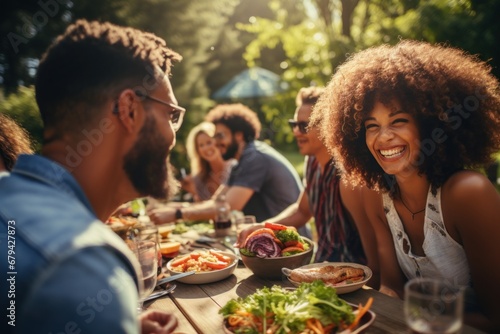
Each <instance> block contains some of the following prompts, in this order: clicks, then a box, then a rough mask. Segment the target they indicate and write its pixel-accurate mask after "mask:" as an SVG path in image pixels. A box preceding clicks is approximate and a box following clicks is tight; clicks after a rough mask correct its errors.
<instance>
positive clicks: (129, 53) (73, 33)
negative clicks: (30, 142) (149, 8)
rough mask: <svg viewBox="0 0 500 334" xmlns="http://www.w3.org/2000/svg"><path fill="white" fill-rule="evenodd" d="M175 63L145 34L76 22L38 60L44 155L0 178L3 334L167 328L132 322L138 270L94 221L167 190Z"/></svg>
mask: <svg viewBox="0 0 500 334" xmlns="http://www.w3.org/2000/svg"><path fill="white" fill-rule="evenodd" d="M180 59H181V57H180V55H178V54H177V53H175V52H174V51H172V50H170V49H169V48H167V47H166V43H165V41H164V40H163V39H160V38H158V37H156V36H154V35H153V34H150V33H145V32H142V31H139V30H136V29H132V28H124V27H118V26H115V25H112V24H109V23H98V22H87V21H85V20H79V21H77V22H76V23H74V24H72V25H70V26H69V27H68V28H67V30H66V32H65V33H64V34H63V35H61V36H59V37H58V38H57V39H56V40H55V41H54V43H53V44H52V45H51V46H50V47H49V49H48V50H47V52H46V53H45V54H44V55H43V57H42V59H41V61H40V65H39V68H38V72H37V79H36V100H37V104H38V106H39V109H40V113H41V116H42V119H43V122H44V132H43V137H44V142H43V146H42V149H41V154H40V155H21V156H20V157H19V159H18V160H17V163H16V165H15V166H14V168H13V170H12V172H11V174H10V175H9V176H5V177H3V178H1V179H0V227H1V228H2V232H1V233H0V245H2V247H4V248H3V250H2V254H4V255H5V256H2V258H1V260H0V264H1V268H2V270H3V273H4V278H3V279H4V282H5V279H7V281H8V282H10V284H2V289H1V293H2V296H4V297H3V298H2V299H1V302H0V305H1V309H2V310H4V312H7V320H5V317H4V321H2V329H3V330H2V333H10V332H12V331H15V332H16V333H62V332H64V333H69V332H71V333H103V332H107V333H139V332H141V331H142V333H152V332H154V333H170V332H172V331H173V330H174V329H175V327H176V325H177V320H176V318H175V317H174V316H172V315H171V314H168V313H165V312H162V311H146V312H144V313H142V314H141V315H139V316H138V315H137V309H136V307H137V300H138V293H137V291H138V288H140V285H141V284H142V283H140V280H139V279H138V277H139V275H140V267H139V264H138V263H137V260H136V259H135V257H134V255H133V254H132V252H131V251H130V249H128V247H127V245H126V244H125V243H124V242H123V241H122V240H121V239H120V238H119V237H118V236H117V235H116V234H114V233H113V232H112V231H111V230H110V229H109V228H108V227H106V226H105V225H104V224H103V223H102V222H103V221H105V220H106V219H107V218H108V217H109V215H110V214H111V213H112V212H113V211H114V210H115V209H116V208H117V207H118V206H119V205H120V204H122V203H125V202H128V201H130V200H132V199H134V198H137V197H142V196H153V197H158V198H164V197H166V196H167V195H168V194H171V193H174V192H176V189H174V188H175V187H176V186H175V184H176V182H175V179H174V178H173V176H172V173H171V166H170V165H169V164H168V163H167V157H168V154H169V151H170V149H171V148H172V147H173V145H174V144H175V136H176V134H175V132H176V131H177V130H178V129H179V127H180V126H181V123H182V117H183V115H184V112H185V110H184V109H183V108H181V107H179V106H178V105H177V100H176V98H175V96H174V93H173V91H172V86H171V84H170V81H169V74H170V66H171V62H172V61H175V60H180ZM7 251H8V254H9V257H7ZM5 273H8V274H7V277H6V278H5ZM6 310H7V311H6ZM4 314H5V313H4ZM138 317H139V318H138Z"/></svg>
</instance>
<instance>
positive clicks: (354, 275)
mask: <svg viewBox="0 0 500 334" xmlns="http://www.w3.org/2000/svg"><path fill="white" fill-rule="evenodd" d="M282 272H283V274H285V275H286V276H287V277H288V280H289V281H290V282H291V283H292V284H293V285H295V286H299V285H300V284H301V283H309V282H313V281H315V280H321V281H323V282H324V283H325V284H326V285H328V286H331V287H334V288H335V289H336V290H337V294H339V295H340V294H343V293H349V292H353V291H356V290H358V289H359V288H361V287H362V286H363V285H365V284H366V282H368V280H369V279H370V278H371V277H372V271H371V269H370V268H368V267H367V266H364V265H362V264H358V263H351V262H322V263H313V264H308V265H305V266H302V267H299V268H296V269H289V268H283V269H282Z"/></svg>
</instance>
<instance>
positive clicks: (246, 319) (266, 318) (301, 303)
mask: <svg viewBox="0 0 500 334" xmlns="http://www.w3.org/2000/svg"><path fill="white" fill-rule="evenodd" d="M366 311H367V309H366ZM219 313H221V314H222V315H223V316H224V322H225V325H226V327H227V328H228V329H229V330H230V331H232V332H233V333H245V334H252V333H277V334H280V333H302V332H304V331H306V330H307V329H310V330H312V331H313V333H336V332H337V331H342V330H344V329H346V328H352V326H350V325H354V323H355V322H357V321H358V319H357V317H356V316H355V314H354V313H353V309H352V307H351V306H350V305H349V304H348V303H347V302H346V301H344V300H343V299H340V298H339V297H338V296H337V293H336V291H335V289H334V288H332V287H329V286H326V285H325V284H324V282H323V281H314V282H312V283H302V284H301V285H300V286H299V287H298V288H297V289H295V290H286V289H283V288H282V287H280V286H277V285H275V286H273V287H271V288H267V287H264V288H262V289H259V290H257V291H256V292H255V293H254V294H252V295H249V296H247V297H245V298H238V299H232V300H230V301H229V302H227V304H226V305H225V306H224V307H222V308H221V309H220V311H219Z"/></svg>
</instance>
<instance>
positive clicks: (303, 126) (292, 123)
mask: <svg viewBox="0 0 500 334" xmlns="http://www.w3.org/2000/svg"><path fill="white" fill-rule="evenodd" d="M288 124H289V125H290V127H291V128H292V131H293V129H295V127H299V131H300V133H302V134H304V135H305V134H306V133H307V126H308V125H309V122H297V121H295V120H293V119H289V120H288Z"/></svg>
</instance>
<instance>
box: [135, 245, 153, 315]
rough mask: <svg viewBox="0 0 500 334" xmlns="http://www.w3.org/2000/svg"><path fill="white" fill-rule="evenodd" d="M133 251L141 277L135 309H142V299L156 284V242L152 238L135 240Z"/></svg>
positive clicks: (140, 310) (139, 310)
mask: <svg viewBox="0 0 500 334" xmlns="http://www.w3.org/2000/svg"><path fill="white" fill-rule="evenodd" d="M135 253H136V256H137V259H138V260H139V264H140V266H141V273H140V274H141V277H140V278H139V279H140V280H141V281H142V282H143V284H142V287H141V289H140V291H139V303H138V305H137V311H138V312H139V313H140V312H142V311H143V307H142V305H143V303H144V299H145V298H146V297H148V296H149V295H150V294H151V293H152V292H153V290H154V289H155V286H156V277H157V275H158V274H157V267H158V258H157V254H158V244H157V243H156V241H154V240H140V239H137V240H136V241H135Z"/></svg>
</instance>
